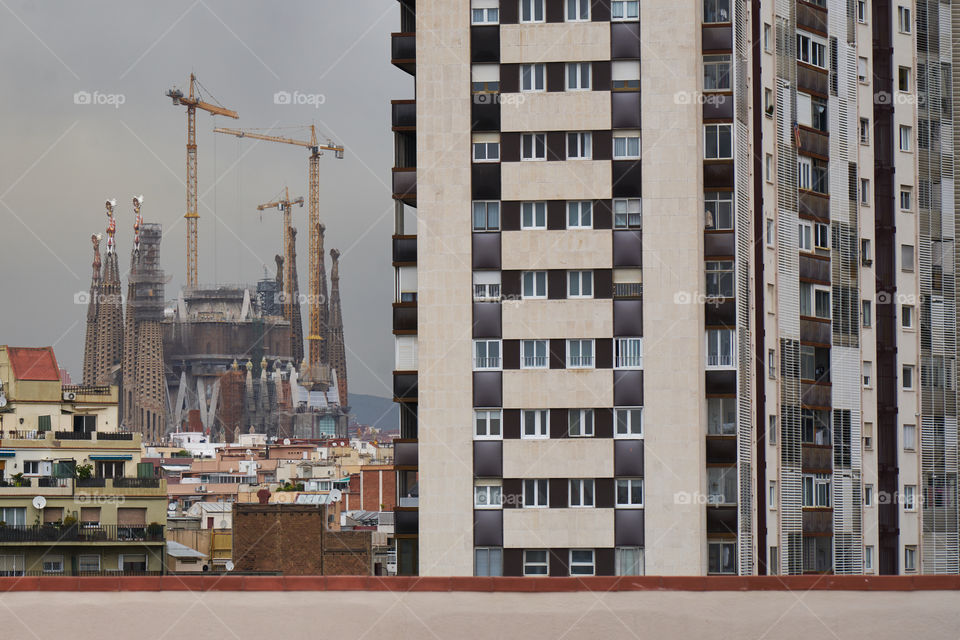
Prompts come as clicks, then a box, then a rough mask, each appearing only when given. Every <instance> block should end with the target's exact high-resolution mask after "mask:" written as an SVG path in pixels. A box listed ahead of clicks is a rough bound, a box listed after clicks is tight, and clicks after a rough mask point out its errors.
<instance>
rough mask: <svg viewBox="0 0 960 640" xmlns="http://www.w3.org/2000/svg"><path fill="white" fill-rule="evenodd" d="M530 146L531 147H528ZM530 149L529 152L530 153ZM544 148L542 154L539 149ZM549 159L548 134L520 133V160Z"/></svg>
mask: <svg viewBox="0 0 960 640" xmlns="http://www.w3.org/2000/svg"><path fill="white" fill-rule="evenodd" d="M528 147H529V149H528ZM528 150H529V154H528ZM540 150H542V154H538V151H540ZM546 160H547V134H545V133H523V134H521V135H520V161H521V162H545V161H546Z"/></svg>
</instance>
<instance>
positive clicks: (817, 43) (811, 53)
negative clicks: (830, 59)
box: [797, 31, 827, 69]
mask: <svg viewBox="0 0 960 640" xmlns="http://www.w3.org/2000/svg"><path fill="white" fill-rule="evenodd" d="M797 60H799V61H800V62H805V63H807V64H809V65H813V66H814V67H820V68H821V69H826V68H827V43H826V42H825V41H824V40H822V39H820V38H818V37H816V36H814V35H810V34H806V33H802V32H800V31H798V32H797Z"/></svg>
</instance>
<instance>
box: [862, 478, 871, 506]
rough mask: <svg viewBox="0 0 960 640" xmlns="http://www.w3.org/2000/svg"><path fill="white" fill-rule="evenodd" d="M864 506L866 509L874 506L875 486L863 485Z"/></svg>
mask: <svg viewBox="0 0 960 640" xmlns="http://www.w3.org/2000/svg"><path fill="white" fill-rule="evenodd" d="M863 506H865V507H872V506H873V485H872V484H865V485H863Z"/></svg>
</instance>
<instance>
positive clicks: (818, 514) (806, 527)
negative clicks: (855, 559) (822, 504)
mask: <svg viewBox="0 0 960 640" xmlns="http://www.w3.org/2000/svg"><path fill="white" fill-rule="evenodd" d="M803 532H804V533H805V534H809V533H833V509H809V508H808V509H804V510H803Z"/></svg>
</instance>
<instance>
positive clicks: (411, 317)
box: [393, 302, 417, 333]
mask: <svg viewBox="0 0 960 640" xmlns="http://www.w3.org/2000/svg"><path fill="white" fill-rule="evenodd" d="M393 331H394V333H416V332H417V304H416V303H415V302H413V303H411V302H395V303H393Z"/></svg>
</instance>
